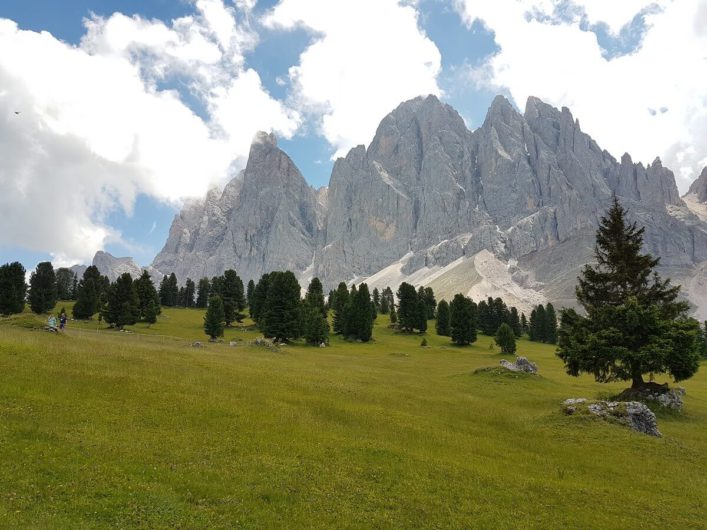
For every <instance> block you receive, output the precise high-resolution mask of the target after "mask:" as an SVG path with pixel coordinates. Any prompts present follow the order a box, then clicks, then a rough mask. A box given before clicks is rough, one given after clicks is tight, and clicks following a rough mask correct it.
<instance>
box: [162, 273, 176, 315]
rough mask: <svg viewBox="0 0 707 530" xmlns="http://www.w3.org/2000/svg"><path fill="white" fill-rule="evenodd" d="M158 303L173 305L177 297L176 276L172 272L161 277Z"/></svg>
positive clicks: (167, 305)
mask: <svg viewBox="0 0 707 530" xmlns="http://www.w3.org/2000/svg"><path fill="white" fill-rule="evenodd" d="M159 296H160V304H162V305H163V306H165V307H175V306H176V305H177V302H178V299H179V285H178V284H177V276H176V275H175V274H174V273H172V274H170V275H169V276H165V277H164V278H162V281H161V282H160V289H159Z"/></svg>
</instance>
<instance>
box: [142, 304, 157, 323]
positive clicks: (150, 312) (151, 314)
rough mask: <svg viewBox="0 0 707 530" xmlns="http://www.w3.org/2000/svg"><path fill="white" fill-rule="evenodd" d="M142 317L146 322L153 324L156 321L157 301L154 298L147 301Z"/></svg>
mask: <svg viewBox="0 0 707 530" xmlns="http://www.w3.org/2000/svg"><path fill="white" fill-rule="evenodd" d="M143 319H144V320H145V322H147V323H148V324H154V323H155V322H157V302H156V301H155V299H151V300H149V301H148V302H147V307H145V313H144V314H143Z"/></svg>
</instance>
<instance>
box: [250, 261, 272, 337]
mask: <svg viewBox="0 0 707 530" xmlns="http://www.w3.org/2000/svg"><path fill="white" fill-rule="evenodd" d="M269 285H270V275H269V274H268V273H265V274H263V275H262V276H261V277H260V280H258V283H257V284H256V286H255V289H253V297H252V300H251V304H250V317H251V318H252V319H253V322H255V324H256V325H257V326H258V327H259V328H260V329H262V319H263V315H264V311H265V300H266V298H267V296H268V287H269Z"/></svg>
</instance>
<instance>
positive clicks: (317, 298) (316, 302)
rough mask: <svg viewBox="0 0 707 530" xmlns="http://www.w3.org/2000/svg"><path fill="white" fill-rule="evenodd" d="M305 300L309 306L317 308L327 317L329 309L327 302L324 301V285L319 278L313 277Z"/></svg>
mask: <svg viewBox="0 0 707 530" xmlns="http://www.w3.org/2000/svg"><path fill="white" fill-rule="evenodd" d="M304 301H305V303H306V304H307V305H308V306H310V307H315V308H317V309H318V310H319V312H320V313H321V314H322V316H323V317H324V318H326V316H327V310H326V304H325V303H324V287H323V286H322V282H321V281H320V280H319V278H316V277H315V278H312V281H311V282H309V287H307V294H306V295H305V297H304Z"/></svg>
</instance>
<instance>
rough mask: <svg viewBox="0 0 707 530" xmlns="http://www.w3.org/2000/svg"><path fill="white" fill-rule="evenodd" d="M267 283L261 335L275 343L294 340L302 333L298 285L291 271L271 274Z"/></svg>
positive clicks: (299, 288) (299, 289)
mask: <svg viewBox="0 0 707 530" xmlns="http://www.w3.org/2000/svg"><path fill="white" fill-rule="evenodd" d="M269 282H270V283H269V286H268V293H267V296H266V298H265V307H264V312H263V325H262V330H263V334H264V335H265V336H266V337H270V338H273V339H274V340H276V341H283V342H284V341H289V340H293V339H296V338H298V337H299V336H300V335H301V332H302V329H301V328H302V326H301V319H302V315H301V304H300V292H301V287H300V284H299V282H297V278H295V275H294V274H293V273H292V272H291V271H285V272H279V271H277V272H271V273H270V280H269ZM256 289H257V288H256Z"/></svg>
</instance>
